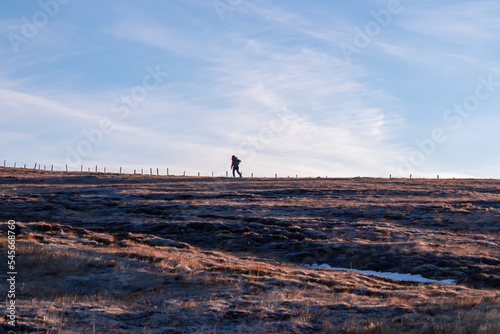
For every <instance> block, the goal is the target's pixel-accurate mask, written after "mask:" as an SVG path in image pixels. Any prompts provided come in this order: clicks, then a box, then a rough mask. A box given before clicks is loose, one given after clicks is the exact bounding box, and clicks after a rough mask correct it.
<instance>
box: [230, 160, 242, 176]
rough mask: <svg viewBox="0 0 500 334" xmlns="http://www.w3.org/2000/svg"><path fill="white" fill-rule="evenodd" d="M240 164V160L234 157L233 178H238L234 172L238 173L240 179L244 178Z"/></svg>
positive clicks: (232, 165)
mask: <svg viewBox="0 0 500 334" xmlns="http://www.w3.org/2000/svg"><path fill="white" fill-rule="evenodd" d="M240 162H241V160H240V159H238V158H237V157H236V156H235V155H233V156H232V158H231V168H232V169H233V177H236V175H235V174H234V172H237V173H238V174H239V175H240V177H242V174H241V173H240Z"/></svg>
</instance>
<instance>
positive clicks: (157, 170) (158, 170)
mask: <svg viewBox="0 0 500 334" xmlns="http://www.w3.org/2000/svg"><path fill="white" fill-rule="evenodd" d="M156 175H158V176H159V175H160V169H159V168H156Z"/></svg>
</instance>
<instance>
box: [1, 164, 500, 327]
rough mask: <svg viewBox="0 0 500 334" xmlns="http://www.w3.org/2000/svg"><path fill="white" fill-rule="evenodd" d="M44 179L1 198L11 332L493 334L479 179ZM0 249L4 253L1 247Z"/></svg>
mask: <svg viewBox="0 0 500 334" xmlns="http://www.w3.org/2000/svg"><path fill="white" fill-rule="evenodd" d="M2 173H3V170H2V169H1V168H0V176H1V175H2ZM16 177H17V176H16ZM53 177H54V176H53V175H52V174H50V173H42V174H37V173H31V174H30V173H27V174H26V175H22V177H21V176H19V180H18V181H16V182H22V183H23V185H22V186H19V184H17V183H15V182H14V181H12V180H11V179H7V181H6V183H5V184H4V185H2V189H1V193H0V195H1V196H3V200H4V201H3V202H0V206H1V208H0V209H3V211H4V212H5V214H9V215H15V214H16V215H18V216H19V217H20V218H19V222H18V226H20V227H21V228H22V234H20V235H19V236H18V258H17V259H18V261H19V262H18V263H19V268H18V269H19V270H18V271H19V273H20V275H19V285H18V289H19V292H20V294H19V299H18V305H19V308H18V310H19V314H20V316H21V317H20V321H21V323H22V324H23V325H24V326H25V328H35V327H36V326H38V327H39V328H43V329H44V330H45V332H47V333H134V334H135V333H165V332H167V333H217V334H221V333H235V332H236V333H320V332H323V333H419V334H420V333H459V334H462V333H463V334H465V333H486V334H489V333H498V332H499V331H500V330H499V324H500V319H499V311H500V307H499V305H500V294H499V293H498V291H499V290H498V288H497V287H496V285H495V284H497V283H496V282H497V281H495V280H496V279H497V278H498V277H499V276H498V275H497V276H495V275H496V274H495V273H496V271H495V270H498V264H497V262H495V261H496V260H497V259H500V243H499V242H498V238H499V236H500V234H499V232H498V229H497V227H498V221H499V220H498V218H499V217H500V214H499V210H498V208H497V205H496V204H495V203H496V202H495V201H497V196H498V195H497V194H498V190H497V189H498V188H500V186H499V185H497V184H496V183H495V182H493V181H491V182H490V181H487V180H479V181H474V182H472V181H467V182H465V181H460V180H457V181H452V180H442V182H440V183H439V184H437V183H435V182H434V183H433V182H431V181H425V182H424V181H421V180H412V181H411V182H412V183H411V184H410V183H408V182H410V181H404V180H392V181H388V180H379V179H355V180H325V181H323V180H297V181H284V180H278V181H275V180H273V181H270V180H253V181H251V182H250V181H248V182H241V181H242V180H238V182H237V183H236V181H234V182H232V183H225V181H224V185H223V186H221V184H222V183H223V181H213V180H210V179H203V180H202V179H197V180H196V182H195V181H192V180H189V179H182V180H180V179H179V180H178V179H172V180H170V179H166V178H153V177H151V178H149V177H148V178H140V177H133V178H132V177H129V176H113V175H96V176H95V177H94V176H92V177H90V176H89V177H87V178H82V176H81V174H74V175H73V174H71V175H69V177H68V178H67V179H63V178H61V179H57V180H56V181H57V182H55V181H54V179H52V178H53ZM59 181H60V182H59ZM108 181H109V182H111V183H110V184H107V183H106V182H108ZM9 182H11V183H9ZM44 182H46V183H47V184H45V185H44ZM97 185H98V187H97ZM179 189H182V191H181V190H179ZM408 189H411V191H408ZM476 190H477V191H476ZM479 190H480V191H479ZM495 196H496V197H495ZM1 203H7V204H5V205H4V204H1ZM26 208H37V210H38V211H36V212H35V211H33V212H35V213H30V210H29V209H26ZM9 210H10V211H9ZM44 210H45V211H44ZM37 212H41V213H37ZM44 212H45V213H44ZM23 215H24V216H23ZM44 215H45V216H44ZM21 220H24V221H26V223H23V222H21ZM43 220H45V222H38V221H43ZM68 222H70V223H68ZM0 246H1V247H2V248H1V249H0V252H2V254H5V253H6V252H5V247H6V242H5V238H3V239H0ZM314 262H318V263H321V262H327V263H329V264H331V265H335V266H343V267H353V268H358V269H375V270H377V269H378V268H380V269H387V271H399V272H411V271H412V270H414V271H415V273H421V274H425V275H424V276H426V277H430V278H434V279H444V278H450V277H451V278H454V279H457V281H458V282H459V284H457V285H439V284H418V283H411V282H406V281H397V280H390V279H385V278H382V277H377V276H367V275H364V274H358V273H353V272H345V271H332V270H326V269H312V268H308V267H305V266H304V264H306V263H307V264H311V263H314ZM374 266H378V267H376V268H373V267H374ZM0 289H5V287H3V286H2V287H0ZM3 293H4V291H3V290H2V294H3ZM0 325H1V324H0ZM30 326H31V327H30ZM0 328H1V327H0ZM25 332H30V331H29V330H28V329H26V330H25Z"/></svg>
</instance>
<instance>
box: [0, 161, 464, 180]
mask: <svg viewBox="0 0 500 334" xmlns="http://www.w3.org/2000/svg"><path fill="white" fill-rule="evenodd" d="M3 167H4V168H22V169H33V170H43V171H51V172H68V173H69V172H73V173H74V172H80V173H109V174H130V175H151V176H153V175H155V176H177V177H179V176H183V177H233V174H232V172H231V171H225V172H223V173H222V174H221V173H220V172H218V173H214V172H211V173H201V172H194V173H193V172H190V173H186V171H185V170H178V169H176V170H171V169H170V168H168V167H167V168H165V167H164V168H159V167H155V168H153V167H149V168H135V169H134V168H123V167H119V168H118V167H115V168H107V167H103V166H99V165H92V166H91V167H90V166H85V165H80V166H79V167H75V166H69V165H60V164H59V165H58V164H50V165H46V164H45V165H42V164H40V163H35V164H34V165H33V164H32V165H27V164H20V165H18V164H17V163H16V162H14V163H13V164H12V165H11V166H9V165H8V164H7V160H4V161H3ZM237 176H238V175H236V177H237ZM245 177H251V178H254V173H250V174H248V175H246V176H245ZM255 177H258V178H276V179H277V178H299V175H298V174H295V175H292V176H290V175H286V176H283V175H278V173H275V174H274V176H272V177H269V176H255ZM301 178H329V177H328V176H301ZM330 178H339V177H330ZM357 178H361V176H357ZM388 178H389V179H392V178H401V177H394V176H393V175H392V174H389V176H388ZM404 178H409V179H413V178H415V177H414V176H413V174H410V175H409V176H407V177H404ZM435 178H436V179H438V180H439V179H440V178H441V177H440V176H439V175H436V177H435ZM422 179H425V177H422ZM453 179H455V177H453Z"/></svg>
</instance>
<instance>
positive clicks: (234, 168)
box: [233, 167, 236, 177]
mask: <svg viewBox="0 0 500 334" xmlns="http://www.w3.org/2000/svg"><path fill="white" fill-rule="evenodd" d="M235 170H236V167H233V177H236V175H234V171H235Z"/></svg>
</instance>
